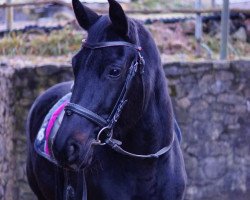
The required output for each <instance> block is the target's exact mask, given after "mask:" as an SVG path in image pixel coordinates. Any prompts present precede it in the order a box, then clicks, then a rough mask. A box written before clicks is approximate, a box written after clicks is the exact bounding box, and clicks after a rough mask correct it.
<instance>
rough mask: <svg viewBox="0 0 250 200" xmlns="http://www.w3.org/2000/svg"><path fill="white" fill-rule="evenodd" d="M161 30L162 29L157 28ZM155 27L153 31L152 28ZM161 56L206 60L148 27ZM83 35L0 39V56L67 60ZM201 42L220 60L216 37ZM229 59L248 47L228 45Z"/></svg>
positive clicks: (186, 39) (191, 45) (245, 53)
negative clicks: (61, 57) (64, 57)
mask: <svg viewBox="0 0 250 200" xmlns="http://www.w3.org/2000/svg"><path fill="white" fill-rule="evenodd" d="M159 26H162V27H159ZM155 27H157V29H156V30H155V29H154V28H155ZM148 28H149V30H150V31H151V32H152V34H153V36H154V38H155V40H156V43H157V45H158V47H159V49H160V52H161V53H162V54H164V55H166V56H170V57H173V58H175V59H176V60H179V59H182V60H183V59H184V60H190V59H191V60H195V59H202V58H205V59H206V58H207V52H206V51H205V50H204V49H203V50H202V55H201V56H200V57H199V58H198V57H196V54H195V45H196V42H195V39H194V36H185V35H183V34H182V33H181V32H180V33H179V34H178V33H177V30H176V31H172V33H171V34H172V35H171V34H169V31H167V32H164V31H166V30H168V29H167V28H166V27H165V26H163V25H150V26H149V27H148ZM83 38H86V35H85V34H83V33H81V32H77V31H74V30H72V28H71V27H67V28H65V29H63V30H59V31H53V32H51V33H50V34H44V33H43V34H42V33H32V32H31V33H25V34H21V33H19V34H16V33H11V34H8V35H6V36H5V37H3V38H0V56H2V57H3V56H22V55H25V56H27V55H28V56H40V57H42V56H44V57H53V56H54V57H55V56H66V55H67V56H70V55H72V54H73V53H75V52H76V51H78V49H79V48H80V45H81V41H82V39H83ZM203 41H204V43H205V44H207V45H208V47H209V48H210V49H211V50H212V52H213V58H214V59H217V58H218V57H219V50H220V40H219V38H217V37H214V36H209V35H204V37H203ZM231 46H232V47H233V48H231V50H230V51H229V53H230V55H229V57H230V58H232V59H233V58H243V57H249V56H250V43H245V42H241V41H231Z"/></svg>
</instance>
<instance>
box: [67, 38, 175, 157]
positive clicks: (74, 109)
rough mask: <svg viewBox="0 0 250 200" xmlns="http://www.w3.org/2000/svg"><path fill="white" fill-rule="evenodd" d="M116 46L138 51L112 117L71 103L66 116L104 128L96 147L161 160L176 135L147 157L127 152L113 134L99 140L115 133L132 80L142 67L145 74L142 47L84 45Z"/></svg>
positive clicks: (110, 44)
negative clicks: (102, 115)
mask: <svg viewBox="0 0 250 200" xmlns="http://www.w3.org/2000/svg"><path fill="white" fill-rule="evenodd" d="M115 46H126V47H131V48H133V49H135V50H137V52H138V53H137V55H136V60H135V61H133V63H132V64H131V66H130V68H129V72H128V75H127V78H126V80H125V83H124V86H123V88H122V91H121V93H120V95H119V97H118V100H117V101H116V104H115V106H114V108H113V110H112V112H111V114H110V116H109V117H108V119H107V120H106V119H104V118H103V117H101V116H99V115H98V114H96V113H94V112H92V111H90V110H88V109H86V108H84V107H82V106H80V105H77V104H74V103H69V104H68V105H67V106H66V107H65V111H66V115H68V116H70V115H72V114H73V113H75V114H78V115H79V116H81V117H84V118H86V119H89V120H90V121H92V122H94V123H96V124H97V125H98V126H100V127H102V129H101V130H100V132H99V133H98V136H97V139H96V141H95V142H94V143H93V144H95V145H108V146H110V147H111V148H112V149H113V150H114V151H116V152H118V153H121V154H123V155H126V156H130V157H134V158H142V159H145V158H159V157H160V156H161V155H163V154H165V153H167V152H168V151H169V150H170V149H171V147H172V144H173V142H174V134H172V139H171V142H170V144H169V145H167V146H165V147H164V148H162V149H160V150H159V151H157V152H156V153H154V154H147V155H140V154H134V153H130V152H128V151H126V150H124V149H123V148H122V147H121V145H122V142H120V141H118V140H115V139H113V138H112V134H110V133H109V134H110V136H109V137H108V138H107V139H105V141H104V142H101V141H100V140H99V138H100V135H101V134H102V133H104V130H107V129H108V130H110V132H112V131H113V128H114V126H115V124H116V122H117V121H118V119H119V117H120V114H121V112H122V110H123V108H124V106H125V104H126V103H127V101H128V100H127V99H126V98H127V94H128V91H129V88H130V87H131V84H132V80H133V78H134V77H135V75H136V74H137V72H138V67H140V74H141V75H142V74H143V73H144V65H145V61H144V59H143V57H142V56H141V54H140V51H141V50H142V49H141V47H138V46H136V45H134V44H131V43H128V42H123V41H113V42H100V43H97V44H88V43H86V42H84V43H83V47H85V48H89V49H91V50H95V49H101V48H106V47H115ZM143 101H144V99H143Z"/></svg>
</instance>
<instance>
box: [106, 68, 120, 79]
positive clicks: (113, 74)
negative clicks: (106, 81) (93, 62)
mask: <svg viewBox="0 0 250 200" xmlns="http://www.w3.org/2000/svg"><path fill="white" fill-rule="evenodd" d="M120 74H121V70H120V69H118V68H114V69H110V70H109V76H110V77H111V78H116V77H118V76H120Z"/></svg>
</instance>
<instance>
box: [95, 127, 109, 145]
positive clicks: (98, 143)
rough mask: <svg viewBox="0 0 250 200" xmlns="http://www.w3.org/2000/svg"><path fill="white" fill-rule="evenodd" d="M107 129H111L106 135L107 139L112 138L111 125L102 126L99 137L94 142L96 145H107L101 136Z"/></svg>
mask: <svg viewBox="0 0 250 200" xmlns="http://www.w3.org/2000/svg"><path fill="white" fill-rule="evenodd" d="M106 130H110V131H109V133H108V134H107V135H105V137H106V139H105V141H106V140H110V139H112V136H113V129H110V127H109V126H105V127H104V128H102V129H101V130H100V131H99V133H98V134H97V137H96V141H95V142H94V143H93V144H95V145H101V146H104V145H106V142H102V140H101V136H102V134H103V133H105V131H106Z"/></svg>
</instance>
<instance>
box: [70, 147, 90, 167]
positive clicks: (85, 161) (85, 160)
mask: <svg viewBox="0 0 250 200" xmlns="http://www.w3.org/2000/svg"><path fill="white" fill-rule="evenodd" d="M92 154H93V151H92V150H91V149H89V150H88V151H87V152H85V153H82V154H81V155H82V156H80V157H79V158H78V160H77V161H76V162H74V163H72V164H70V165H69V166H68V167H69V168H70V169H73V170H75V171H79V170H83V169H85V168H87V167H88V166H89V165H91V163H92Z"/></svg>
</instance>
